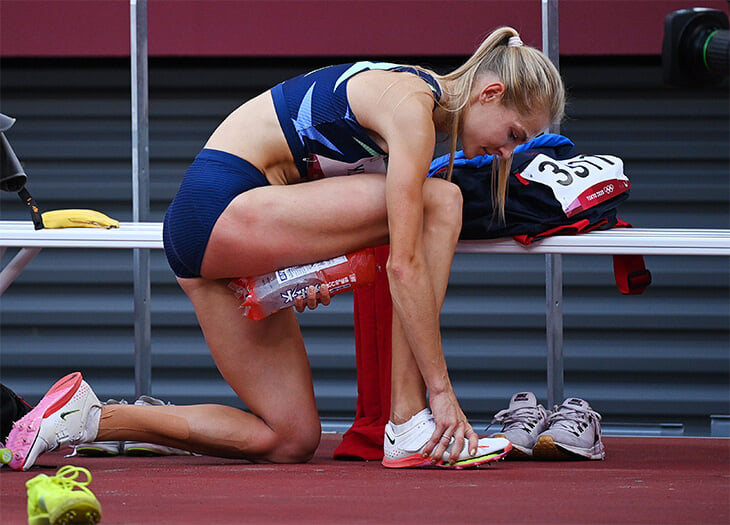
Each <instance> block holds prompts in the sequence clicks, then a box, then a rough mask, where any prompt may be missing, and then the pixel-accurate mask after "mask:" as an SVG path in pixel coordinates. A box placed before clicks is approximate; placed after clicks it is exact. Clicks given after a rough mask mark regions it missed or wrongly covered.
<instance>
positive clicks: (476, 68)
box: [437, 27, 565, 221]
mask: <svg viewBox="0 0 730 525" xmlns="http://www.w3.org/2000/svg"><path fill="white" fill-rule="evenodd" d="M488 73H491V74H493V75H495V76H496V77H497V78H498V79H499V80H500V81H501V82H502V83H503V84H504V86H505V90H504V94H503V95H502V103H503V104H504V105H505V106H507V107H509V108H510V109H514V110H516V111H517V112H518V113H519V114H520V115H523V116H527V115H530V114H533V113H535V112H546V113H547V114H548V116H549V118H550V121H551V122H559V121H560V120H561V119H562V118H563V115H564V111H565V89H564V87H563V81H562V79H561V78H560V73H559V72H558V70H557V68H556V67H555V66H554V65H553V63H552V62H550V60H549V59H548V58H547V57H546V56H545V55H544V54H543V53H542V52H541V51H540V50H538V49H535V48H534V47H530V46H525V45H522V41H521V40H520V38H519V33H518V32H517V30H515V29H513V28H511V27H500V28H499V29H496V30H494V31H492V33H490V34H489V36H487V38H486V39H484V41H483V42H482V43H481V45H480V46H479V47H478V48H477V50H476V51H475V52H474V54H473V55H472V56H471V57H469V59H468V60H467V61H466V62H465V63H464V64H463V65H461V66H460V67H458V68H457V69H455V70H454V71H452V72H451V73H448V74H446V75H437V78H438V79H439V80H446V81H449V82H450V85H451V86H452V87H451V89H450V90H449V93H448V97H446V100H447V101H448V102H447V103H448V107H445V106H442V107H444V108H445V109H446V110H447V111H449V112H450V113H451V123H450V128H451V129H450V135H451V156H450V159H449V167H448V171H447V174H448V175H447V176H448V178H449V180H450V179H451V173H452V171H453V167H454V154H455V153H456V143H457V140H458V137H459V132H460V131H461V122H462V119H463V115H464V112H465V110H466V108H467V107H468V105H469V98H470V96H471V91H472V88H473V87H474V82H475V81H476V80H477V79H479V78H483V77H484V76H485V75H487V74H488ZM511 166H512V159H511V157H510V158H508V159H499V158H498V157H495V159H494V162H493V163H492V199H493V202H494V209H495V211H496V212H497V213H498V215H499V218H500V219H501V220H502V221H504V219H505V212H504V207H505V202H506V200H507V187H508V181H509V171H510V167H511Z"/></svg>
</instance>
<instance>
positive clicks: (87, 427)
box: [6, 372, 101, 470]
mask: <svg viewBox="0 0 730 525" xmlns="http://www.w3.org/2000/svg"><path fill="white" fill-rule="evenodd" d="M100 410H101V403H100V402H99V400H98V399H97V397H96V395H94V392H93V391H92V390H91V387H90V386H89V385H88V384H87V383H86V382H85V381H84V380H83V378H82V377H81V374H80V373H79V372H74V373H73V374H69V375H67V376H66V377H64V378H62V379H60V380H59V381H58V382H57V383H56V384H55V385H53V386H52V387H51V389H50V390H49V391H48V392H47V393H46V395H45V396H43V399H41V401H40V403H38V405H37V406H36V407H35V408H34V409H33V410H31V411H30V412H29V413H27V414H26V415H25V416H23V417H22V418H21V419H19V420H18V421H16V422H15V423H14V424H13V429H12V430H11V431H10V435H9V436H8V441H7V444H6V446H7V448H9V449H10V450H11V451H12V453H13V458H12V460H11V461H10V468H12V469H14V470H28V469H29V468H30V467H32V466H33V464H34V463H35V461H36V459H38V456H40V455H41V454H43V453H44V452H49V451H51V450H56V449H57V448H60V447H64V446H73V445H77V444H79V443H83V442H85V441H93V440H94V438H95V437H96V434H97V431H98V427H99V414H100Z"/></svg>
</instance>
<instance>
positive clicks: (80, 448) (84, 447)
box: [72, 399, 127, 457]
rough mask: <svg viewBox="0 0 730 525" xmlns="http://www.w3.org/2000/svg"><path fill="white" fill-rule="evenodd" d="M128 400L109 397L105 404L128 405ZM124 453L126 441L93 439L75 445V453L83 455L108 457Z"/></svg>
mask: <svg viewBox="0 0 730 525" xmlns="http://www.w3.org/2000/svg"><path fill="white" fill-rule="evenodd" d="M126 404H127V402H126V401H125V400H124V399H122V400H121V401H117V400H116V399H107V401H106V403H104V405H126ZM123 453H124V441H92V442H90V443H80V444H79V445H76V446H75V447H74V453H73V454H72V455H73V456H75V455H76V454H80V455H82V456H92V457H106V456H118V455H120V454H123Z"/></svg>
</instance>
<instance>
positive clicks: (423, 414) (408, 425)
mask: <svg viewBox="0 0 730 525" xmlns="http://www.w3.org/2000/svg"><path fill="white" fill-rule="evenodd" d="M430 415H431V409H430V408H428V407H426V408H424V409H423V410H421V411H420V412H418V413H417V414H415V415H414V416H413V417H411V419H409V420H408V421H406V422H405V423H401V424H400V425H396V424H394V423H391V425H393V430H395V432H396V434H404V433H405V432H408V431H409V430H410V429H412V428H413V427H415V426H416V425H418V424H419V423H420V422H421V421H422V420H423V419H425V418H427V417H428V416H430Z"/></svg>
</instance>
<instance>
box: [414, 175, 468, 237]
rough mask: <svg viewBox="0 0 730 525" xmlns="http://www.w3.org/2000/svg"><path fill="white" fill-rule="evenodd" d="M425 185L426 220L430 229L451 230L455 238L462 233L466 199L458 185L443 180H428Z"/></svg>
mask: <svg viewBox="0 0 730 525" xmlns="http://www.w3.org/2000/svg"><path fill="white" fill-rule="evenodd" d="M426 182H427V184H425V185H424V191H423V197H424V219H425V220H426V221H427V222H428V224H427V225H426V226H427V227H428V228H439V229H441V230H449V231H450V233H451V235H452V236H454V238H458V236H459V233H460V232H461V217H462V207H463V204H464V199H463V197H462V195H461V190H460V189H459V187H458V186H457V185H456V184H453V183H451V182H448V181H445V180H442V179H427V181H426Z"/></svg>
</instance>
